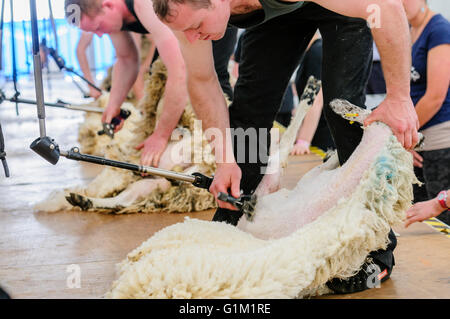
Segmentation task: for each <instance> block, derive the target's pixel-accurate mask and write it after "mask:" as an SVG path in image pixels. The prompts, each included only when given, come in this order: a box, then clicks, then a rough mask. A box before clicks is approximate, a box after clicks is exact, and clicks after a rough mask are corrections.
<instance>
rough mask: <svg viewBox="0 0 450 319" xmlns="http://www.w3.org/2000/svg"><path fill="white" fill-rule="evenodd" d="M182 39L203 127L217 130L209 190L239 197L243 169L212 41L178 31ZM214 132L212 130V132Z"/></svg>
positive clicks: (190, 86)
mask: <svg viewBox="0 0 450 319" xmlns="http://www.w3.org/2000/svg"><path fill="white" fill-rule="evenodd" d="M175 35H176V36H177V38H178V39H179V41H180V47H181V51H182V53H183V56H184V59H185V61H186V68H187V73H188V90H189V96H190V98H191V102H192V106H193V107H194V110H195V112H196V114H197V116H198V117H199V118H200V119H201V120H202V125H203V129H204V130H207V129H214V134H213V135H215V137H214V141H212V142H213V148H214V153H215V157H216V163H217V170H216V174H215V177H214V182H213V184H212V185H211V188H210V191H211V192H212V193H213V194H214V195H215V196H216V197H217V195H218V193H219V192H226V193H230V191H231V195H232V196H234V197H239V196H240V179H241V174H242V173H241V170H240V169H239V167H238V166H237V164H236V162H235V159H234V154H233V147H232V144H231V137H230V132H229V130H228V128H229V127H230V121H229V114H228V108H227V104H226V101H225V97H224V96H223V92H222V89H221V87H220V84H219V80H218V79H217V74H216V72H215V69H214V59H213V55H212V44H211V41H195V42H194V43H190V42H189V41H188V40H187V39H186V37H185V35H184V34H183V33H180V32H175ZM210 132H211V131H210ZM219 206H220V207H222V208H227V209H232V210H235V209H236V208H235V207H234V206H232V205H230V204H227V203H224V202H221V201H219Z"/></svg>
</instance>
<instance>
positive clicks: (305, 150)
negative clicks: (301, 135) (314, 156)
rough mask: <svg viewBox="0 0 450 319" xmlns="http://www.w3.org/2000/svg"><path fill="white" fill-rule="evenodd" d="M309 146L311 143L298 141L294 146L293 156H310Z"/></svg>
mask: <svg viewBox="0 0 450 319" xmlns="http://www.w3.org/2000/svg"><path fill="white" fill-rule="evenodd" d="M309 145H310V143H309V142H308V141H305V140H301V139H298V140H297V142H296V143H295V145H294V148H293V149H292V151H291V155H305V154H309V153H310V151H309Z"/></svg>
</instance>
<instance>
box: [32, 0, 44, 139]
mask: <svg viewBox="0 0 450 319" xmlns="http://www.w3.org/2000/svg"><path fill="white" fill-rule="evenodd" d="M30 11H31V35H32V37H33V50H32V52H33V67H34V84H35V89H36V105H37V113H38V119H39V132H40V137H41V138H44V137H45V136H46V129H45V106H44V86H43V84H42V67H41V58H40V56H39V31H38V26H37V15H36V0H30Z"/></svg>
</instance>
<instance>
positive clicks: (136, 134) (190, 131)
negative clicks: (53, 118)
mask: <svg viewBox="0 0 450 319" xmlns="http://www.w3.org/2000/svg"><path fill="white" fill-rule="evenodd" d="M166 78H167V71H166V68H165V66H164V64H163V63H162V62H161V61H160V60H157V61H155V63H154V64H153V66H152V74H151V77H150V78H149V79H148V80H147V82H146V83H147V85H146V94H145V96H144V98H143V99H142V100H141V101H140V103H139V105H138V109H139V110H140V111H141V112H142V115H141V113H140V112H139V111H132V117H130V118H128V119H127V120H126V121H125V125H124V128H122V130H120V131H119V132H118V133H116V134H115V136H114V139H113V140H111V139H110V138H109V137H106V138H107V139H108V143H107V144H104V145H102V146H101V147H99V145H100V144H101V143H96V144H95V145H96V146H95V151H94V150H93V151H92V152H91V154H92V153H94V154H97V155H101V156H105V157H106V158H108V159H114V160H118V161H123V162H131V163H134V164H139V161H140V151H137V150H136V149H135V146H137V145H139V144H140V143H141V142H142V141H144V140H145V139H146V138H147V137H148V136H150V135H151V134H152V133H153V130H154V128H155V127H156V123H157V120H158V118H159V114H160V113H161V108H162V105H163V93H164V86H165V83H166ZM133 114H134V116H133ZM195 119H196V117H195V114H194V112H193V110H192V108H191V107H190V106H187V107H186V109H185V111H184V113H183V115H182V117H181V119H180V123H179V129H178V131H181V132H183V133H182V134H181V135H183V136H184V137H183V138H182V139H181V140H180V141H170V142H169V144H168V147H167V149H166V151H165V152H164V154H163V155H162V157H161V160H160V164H159V168H162V169H167V170H175V171H178V172H182V171H184V170H185V169H187V168H188V167H190V166H192V164H190V163H195V164H196V169H197V171H199V172H201V173H205V174H213V172H214V169H215V163H214V157H213V155H212V154H211V148H210V147H209V145H207V144H208V143H207V141H206V139H205V138H204V137H203V133H202V131H201V127H199V125H198V124H197V125H196V121H195ZM97 121H98V123H97ZM97 121H96V123H97V124H98V125H101V121H100V117H99V118H98V120H97ZM85 131H88V130H85ZM90 132H95V134H96V132H97V129H91V130H90ZM178 135H180V134H178ZM198 136H200V138H197V139H193V138H191V137H198ZM97 141H99V140H98V139H97ZM186 148H187V149H188V150H187V151H186ZM82 152H83V149H82ZM98 152H100V153H101V154H98ZM186 152H188V156H189V157H191V158H189V159H186V156H185V153H186ZM198 152H201V154H200V157H199V156H198ZM180 154H183V156H181V155H180ZM199 158H200V161H199V162H195V161H193V159H199ZM145 179H146V181H145V182H141V180H142V176H140V175H137V174H134V173H133V172H131V171H126V170H122V169H118V168H111V167H105V168H104V169H103V170H102V172H101V173H100V174H99V175H97V176H96V178H94V180H92V181H91V182H90V183H89V184H88V185H87V186H85V187H75V188H72V189H67V190H64V191H62V192H61V191H59V192H55V193H52V194H51V195H50V196H49V198H48V199H46V200H45V201H43V202H42V203H39V204H38V205H36V206H35V208H36V209H38V210H44V211H57V210H62V209H71V208H72V207H73V206H78V207H81V208H82V209H84V210H91V211H101V212H111V213H125V212H126V213H132V212H155V211H168V212H190V211H197V210H205V209H208V208H213V207H215V206H216V203H215V200H214V197H213V196H212V195H211V194H210V193H209V192H208V191H207V190H204V189H197V188H195V187H194V186H193V185H172V184H168V183H167V182H162V181H160V180H155V179H153V178H151V177H147V178H145ZM138 181H139V184H137V185H133V183H135V182H138ZM152 183H154V185H153V186H151V184H152ZM139 185H141V187H144V185H146V186H145V187H146V188H147V187H148V188H147V190H148V191H150V190H152V192H149V193H146V192H145V191H139V192H134V191H135V190H136V189H137V188H138V187H139ZM128 187H129V192H130V191H133V192H134V194H132V195H131V196H129V195H127V193H125V194H123V195H122V196H121V197H120V198H119V199H114V198H112V197H114V196H116V195H118V194H121V192H122V191H124V190H125V189H127V188H128ZM147 195H148V196H147ZM106 197H108V198H111V199H112V201H111V202H110V203H111V205H105V201H104V200H103V201H101V204H100V205H95V203H92V201H91V199H105V200H106ZM66 198H67V201H66ZM123 198H126V199H127V201H126V202H124V203H122V204H120V205H117V201H118V200H120V199H123ZM69 203H70V204H69Z"/></svg>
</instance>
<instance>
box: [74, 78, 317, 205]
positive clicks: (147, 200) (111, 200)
mask: <svg viewBox="0 0 450 319" xmlns="http://www.w3.org/2000/svg"><path fill="white" fill-rule="evenodd" d="M320 84H321V83H320V81H317V80H315V79H314V78H312V79H310V80H309V81H308V83H307V87H306V89H305V92H304V94H303V95H302V98H301V100H302V101H301V103H300V106H302V107H305V106H307V105H311V104H312V103H313V102H314V99H315V97H316V95H317V93H318V92H319V90H320ZM301 121H302V118H301V117H297V118H296V119H295V120H294V121H292V124H291V125H290V126H289V128H288V132H293V131H295V132H296V131H298V128H299V127H300V124H301ZM194 124H195V123H194ZM198 124H200V123H198ZM193 131H194V134H192V135H190V134H188V136H187V137H184V138H183V139H182V141H181V142H178V143H171V144H169V147H168V149H167V150H166V152H165V153H164V155H163V157H162V159H161V162H162V163H171V160H172V164H171V165H170V166H169V167H175V166H176V165H179V166H180V167H179V170H178V171H181V169H186V168H187V166H186V165H185V166H184V167H182V163H183V156H184V155H183V152H184V150H186V149H193V150H194V151H193V152H192V154H193V157H192V158H189V159H188V160H187V161H186V162H187V163H192V161H193V160H195V158H196V156H197V155H200V156H201V157H204V161H205V157H206V156H209V159H208V160H207V162H208V163H211V165H213V163H214V158H213V157H212V155H211V151H210V148H209V145H208V144H206V143H203V142H204V141H202V140H201V135H202V132H201V127H195V125H194V129H193ZM291 134H292V133H291ZM199 135H200V140H201V141H200V145H199V146H200V147H198V145H196V144H197V143H195V140H192V138H193V137H195V136H199ZM294 135H295V133H294ZM182 143H184V145H183V144H182ZM288 143H291V144H293V140H292V141H289V142H288ZM277 144H278V141H274V143H273V144H272V145H277ZM285 144H286V143H285ZM203 148H204V151H203V154H198V153H199V152H201V151H202V149H203ZM201 157H200V158H201ZM186 162H184V163H186ZM161 168H165V169H168V168H167V167H161ZM194 172H200V173H203V174H206V175H211V174H212V173H213V171H211V170H209V171H208V170H205V169H204V168H203V169H202V166H199V165H195V166H191V167H189V168H188V171H185V172H184V173H194ZM102 179H103V178H102ZM159 181H160V180H159ZM160 182H161V183H162V181H160ZM152 183H153V180H147V181H138V182H135V184H136V185H135V184H131V185H130V186H129V187H127V188H126V189H125V190H123V191H122V192H121V193H120V194H119V195H118V196H115V197H108V198H99V197H93V196H83V195H80V194H77V193H74V192H72V193H70V194H69V195H68V196H67V200H68V201H69V202H70V203H71V204H73V205H75V206H79V207H81V208H82V209H83V210H96V211H113V212H115V213H126V212H130V211H131V212H132V211H148V210H154V209H155V208H156V207H158V206H159V207H164V210H167V209H168V208H171V209H173V210H176V211H180V212H182V211H183V210H184V211H201V210H205V209H208V208H211V207H213V206H215V201H214V199H213V197H211V195H210V194H207V193H205V190H202V189H198V188H195V187H193V186H192V185H189V184H181V185H178V186H176V187H172V188H170V184H169V183H164V184H158V185H159V188H156V187H155V186H152V185H151V184H152ZM162 185H164V187H163V186H162ZM143 188H145V189H143ZM180 190H182V191H181V192H180ZM186 193H188V194H190V196H186ZM161 194H163V195H162V196H161ZM192 197H194V198H196V199H197V200H196V201H191V200H188V199H189V198H192ZM187 208H188V209H187Z"/></svg>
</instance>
